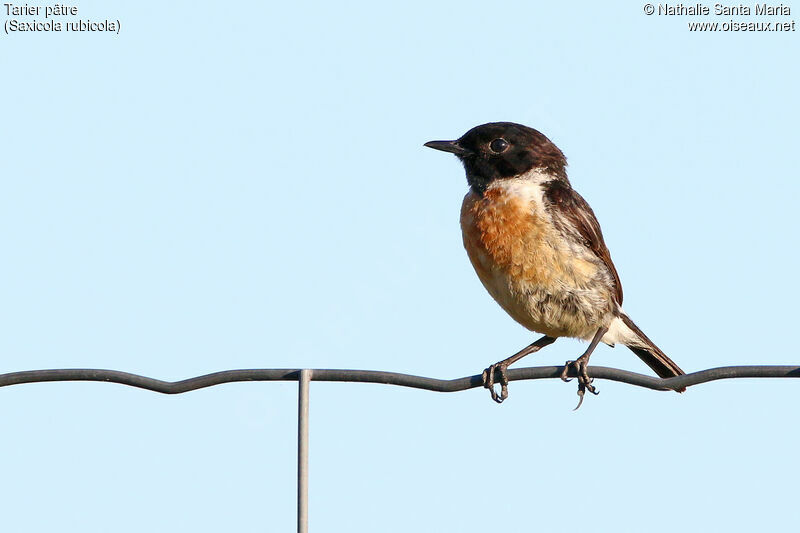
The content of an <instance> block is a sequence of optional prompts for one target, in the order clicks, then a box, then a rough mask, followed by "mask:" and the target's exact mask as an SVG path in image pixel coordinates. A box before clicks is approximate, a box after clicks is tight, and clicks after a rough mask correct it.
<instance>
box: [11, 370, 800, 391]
mask: <svg viewBox="0 0 800 533" xmlns="http://www.w3.org/2000/svg"><path fill="white" fill-rule="evenodd" d="M563 368H564V367H562V366H542V367H529V368H516V369H513V370H509V371H508V377H509V380H510V381H522V380H529V379H554V378H558V377H560V376H561V371H562V370H563ZM300 373H301V370H300V369H277V368H276V369H249V370H248V369H243V370H225V371H223V372H215V373H213V374H206V375H204V376H197V377H194V378H189V379H184V380H181V381H162V380H159V379H153V378H148V377H145V376H140V375H137V374H129V373H127V372H120V371H118V370H100V369H90V368H74V369H69V368H67V369H54V370H27V371H24V372H11V373H8V374H0V387H7V386H9V385H20V384H23V383H42V382H47V381H103V382H107V383H119V384H121V385H128V386H131V387H138V388H140V389H147V390H151V391H154V392H160V393H163V394H182V393H184V392H189V391H193V390H197V389H203V388H206V387H213V386H215V385H221V384H223V383H234V382H240V381H299V380H300ZM571 375H572V374H571ZM589 375H591V376H592V377H593V378H598V379H608V380H611V381H618V382H620V383H627V384H629V385H636V386H638V387H644V388H648V389H652V390H659V391H666V390H675V389H680V388H683V387H691V386H693V385H699V384H700V383H707V382H709V381H716V380H719V379H733V378H800V366H726V367H719V368H710V369H708V370H701V371H699V372H693V373H691V374H686V375H685V376H678V377H674V378H667V379H660V378H657V377H652V376H646V375H644V374H637V373H635V372H628V371H627V370H620V369H617V368H607V367H603V366H591V367H589ZM310 379H311V380H312V381H348V382H357V383H381V384H384V385H397V386H400V387H411V388H415V389H424V390H430V391H436V392H458V391H463V390H467V389H472V388H476V387H481V386H483V379H482V377H481V375H480V374H477V375H474V376H467V377H463V378H456V379H435V378H428V377H422V376H413V375H409V374H398V373H395V372H380V371H377V370H338V369H318V370H312V373H311V377H310Z"/></svg>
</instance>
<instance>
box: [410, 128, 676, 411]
mask: <svg viewBox="0 0 800 533" xmlns="http://www.w3.org/2000/svg"><path fill="white" fill-rule="evenodd" d="M424 146H426V147H428V148H433V149H435V150H440V151H443V152H449V153H451V154H455V156H456V157H457V158H458V159H459V160H460V161H461V163H462V164H463V166H464V170H465V172H466V177H467V184H468V185H469V190H468V192H467V194H466V195H465V196H464V200H463V202H462V205H461V232H462V238H463V243H464V248H465V249H466V251H467V255H468V257H469V259H470V262H471V263H472V266H473V267H474V269H475V272H476V273H477V275H478V278H479V279H480V281H481V283H482V284H483V286H484V287H485V288H486V290H487V291H488V292H489V294H490V295H491V296H492V298H494V300H495V301H496V302H497V303H498V304H499V305H500V307H502V308H503V309H504V310H505V311H506V313H508V314H509V315H510V316H511V318H513V319H514V320H515V321H516V322H518V323H519V324H521V325H522V326H524V327H525V328H527V329H528V330H531V331H534V332H537V333H540V334H542V335H544V336H543V337H541V338H540V339H538V340H536V341H535V342H533V343H532V344H530V345H528V346H526V347H525V348H523V349H522V350H520V351H519V352H517V353H515V354H514V355H512V356H511V357H508V358H506V359H503V360H502V361H498V362H497V363H495V364H493V365H490V366H489V367H488V368H487V369H486V370H484V371H483V374H482V379H483V386H484V387H485V388H487V389H489V392H490V394H491V397H492V399H493V400H494V401H495V402H497V403H502V402H503V401H504V400H506V398H508V374H507V370H508V367H509V366H510V365H511V364H513V363H515V362H517V361H519V360H520V359H522V358H523V357H525V356H526V355H529V354H532V353H534V352H537V351H539V350H541V349H542V348H544V347H545V346H548V345H550V344H552V343H553V342H555V341H556V339H558V338H560V337H571V338H577V339H581V340H586V341H589V346H588V347H587V349H586V350H585V351H584V352H583V354H582V355H581V356H580V357H578V358H577V359H575V360H570V361H567V362H566V363H565V365H564V369H563V371H562V372H561V375H560V377H561V379H562V380H564V381H570V379H571V378H570V372H571V371H574V375H575V377H577V380H578V396H579V401H578V406H577V407H576V408H575V409H578V408H579V407H580V406H581V404H582V402H583V398H584V394H585V392H586V391H587V390H588V391H589V392H591V393H592V394H597V393H598V391H597V388H596V387H595V386H594V385H592V378H591V377H590V376H589V373H588V363H589V358H590V357H591V355H592V352H593V351H594V350H595V348H596V347H597V345H598V344H599V343H600V342H603V343H605V344H607V345H609V346H612V347H613V346H614V345H615V344H622V345H624V346H627V347H628V348H630V349H631V350H632V351H633V352H634V353H635V354H636V355H637V356H639V358H640V359H641V360H642V361H644V362H645V364H647V366H649V367H650V368H651V369H652V370H653V371H654V372H655V373H656V374H657V375H658V376H660V377H662V378H668V377H674V376H680V375H683V374H684V372H683V370H681V369H680V367H679V366H678V365H677V364H676V363H675V362H674V361H672V360H671V359H670V358H669V357H667V355H666V354H665V353H664V352H663V351H661V349H660V348H658V346H656V345H655V343H653V341H651V340H650V339H649V338H648V337H647V335H645V334H644V332H643V331H642V330H641V329H639V327H638V326H636V324H635V323H634V322H633V320H631V318H630V317H629V316H628V315H627V314H626V313H625V311H623V310H622V284H621V282H620V279H619V274H618V273H617V269H616V267H615V266H614V263H613V261H612V260H611V254H610V253H609V251H608V247H607V246H606V244H605V241H604V240H603V233H602V231H601V229H600V224H599V223H598V221H597V218H596V217H595V214H594V212H593V211H592V208H591V207H590V206H589V204H588V203H587V202H586V200H584V199H583V197H582V196H581V195H580V194H578V193H577V192H576V191H575V189H573V188H572V184H571V183H570V181H569V179H568V177H567V171H566V168H567V159H566V157H565V156H564V153H563V152H562V151H561V150H560V149H559V148H558V147H557V146H556V145H555V144H554V143H553V142H552V141H550V139H548V138H547V137H546V136H545V135H544V134H542V133H541V132H539V131H538V130H535V129H533V128H530V127H528V126H523V125H522V124H516V123H513V122H491V123H488V124H482V125H480V126H476V127H474V128H472V129H471V130H469V131H468V132H467V133H465V134H464V135H462V136H461V137H460V138H458V139H456V140H454V141H430V142H427V143H425V144H424ZM496 382H497V383H499V384H500V392H499V393H498V392H497V391H496V387H495V383H496ZM683 390H685V389H681V390H678V392H683Z"/></svg>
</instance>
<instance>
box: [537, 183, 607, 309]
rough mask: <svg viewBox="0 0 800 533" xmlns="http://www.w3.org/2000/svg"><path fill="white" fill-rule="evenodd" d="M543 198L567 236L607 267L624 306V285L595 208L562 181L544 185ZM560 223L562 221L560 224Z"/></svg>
mask: <svg viewBox="0 0 800 533" xmlns="http://www.w3.org/2000/svg"><path fill="white" fill-rule="evenodd" d="M544 197H545V201H546V202H547V204H548V206H549V207H551V208H553V209H555V210H556V211H557V212H558V214H559V215H561V216H560V217H554V219H555V221H556V224H558V226H559V229H560V230H561V231H562V232H563V233H564V234H565V236H566V237H568V238H569V237H571V238H573V239H575V240H577V241H578V242H581V243H583V244H584V245H585V246H586V247H588V248H589V249H591V250H592V252H594V254H595V255H596V256H597V257H599V258H600V259H601V260H602V261H603V263H604V264H605V265H606V267H607V268H608V271H609V273H610V274H611V277H612V278H613V281H614V296H615V300H616V302H617V304H618V305H620V306H621V305H622V283H621V282H620V281H619V274H617V269H616V268H615V267H614V262H613V261H611V254H610V253H609V251H608V247H607V246H606V243H605V241H603V232H602V230H601V229H600V224H599V223H598V222H597V218H596V217H595V216H594V211H592V208H591V207H589V204H588V203H587V202H586V200H584V199H583V197H582V196H581V195H580V194H578V193H577V192H575V191H574V190H573V189H572V187H570V185H569V183H565V182H563V181H560V180H554V181H551V182H548V183H545V184H544ZM559 219H561V220H560V221H559ZM564 221H566V223H564Z"/></svg>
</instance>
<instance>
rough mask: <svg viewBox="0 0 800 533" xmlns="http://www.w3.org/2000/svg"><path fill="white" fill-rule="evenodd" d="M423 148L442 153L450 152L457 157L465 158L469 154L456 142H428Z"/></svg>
mask: <svg viewBox="0 0 800 533" xmlns="http://www.w3.org/2000/svg"><path fill="white" fill-rule="evenodd" d="M425 146H427V147H428V148H433V149H434V150H441V151H442V152H450V153H451V154H456V155H457V156H465V155H468V154H470V153H471V152H470V151H469V150H467V149H466V148H463V147H462V146H461V145H460V144H458V141H430V142H426V143H425Z"/></svg>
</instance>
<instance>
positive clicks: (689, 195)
mask: <svg viewBox="0 0 800 533" xmlns="http://www.w3.org/2000/svg"><path fill="white" fill-rule="evenodd" d="M77 5H78V7H79V17H80V18H84V19H85V18H90V19H92V20H103V19H106V18H108V19H119V20H120V21H121V22H122V30H121V32H120V34H119V35H107V34H66V33H62V34H47V33H31V34H21V33H20V34H12V35H5V34H3V35H1V36H0V65H1V66H2V70H3V84H2V85H3V88H2V92H0V94H2V96H3V106H2V108H3V117H2V121H3V124H4V127H3V128H1V129H0V143H2V152H0V153H2V154H3V158H2V160H3V171H2V178H0V242H2V245H3V260H2V262H0V353H2V368H3V370H2V371H3V372H12V371H19V370H29V369H39V368H65V367H96V368H113V369H118V370H124V371H129V372H135V373H141V374H145V375H148V376H152V377H157V378H162V379H170V380H172V379H182V378H186V377H191V376H195V375H198V374H203V373H207V372H213V371H217V370H224V369H230V368H254V367H255V368H283V367H287V368H297V367H309V368H364V369H375V370H389V371H396V372H407V373H412V374H419V375H426V376H433V377H440V378H453V377H460V376H464V375H471V374H475V373H478V372H479V371H480V370H482V369H483V368H484V367H486V366H487V365H488V364H490V363H493V362H495V361H497V360H499V359H502V358H505V357H506V356H508V355H510V354H511V353H514V352H515V351H517V350H518V349H519V348H521V347H523V346H525V345H527V344H529V343H530V342H531V341H532V340H533V339H534V338H535V335H534V334H532V333H530V332H528V331H526V330H524V329H523V328H522V327H520V326H518V325H517V324H516V323H515V322H513V321H512V320H511V319H510V318H509V317H507V316H506V315H505V314H504V313H503V311H502V310H501V309H500V308H499V307H498V306H497V305H496V304H495V303H494V302H493V301H492V300H491V298H490V297H489V296H488V294H486V292H485V291H484V289H483V288H482V287H481V285H480V282H479V281H478V279H477V277H476V276H475V274H474V272H473V271H472V267H471V266H470V265H469V262H468V260H467V258H466V254H465V253H464V250H463V248H462V246H461V236H460V230H459V227H458V212H459V207H460V203H461V198H462V196H463V194H464V193H465V192H466V183H465V179H464V176H463V171H462V169H461V168H460V165H459V164H458V162H457V161H456V160H455V158H453V157H451V156H446V155H444V154H441V153H437V152H434V151H432V150H428V149H425V148H423V147H422V144H423V143H424V142H426V141H428V140H431V139H446V138H455V137H458V136H460V135H461V134H462V133H463V132H465V131H466V130H467V129H469V128H471V127H473V126H475V125H477V124H480V123H484V122H489V121H498V120H509V121H515V122H520V123H523V124H526V125H529V126H532V127H535V128H537V129H539V130H541V131H542V132H543V133H545V134H546V135H548V136H549V137H550V138H551V139H552V140H553V141H554V142H555V143H556V144H557V145H558V146H559V147H560V148H561V149H562V150H563V151H564V152H565V153H566V155H567V157H568V160H569V164H570V166H569V169H568V170H569V175H570V179H571V181H572V183H573V185H574V186H575V188H576V189H577V190H578V191H579V192H580V193H581V194H582V195H583V196H584V197H585V198H586V199H587V200H588V201H589V202H590V203H591V205H592V207H593V208H594V210H595V212H596V214H597V216H598V218H599V220H600V222H601V224H602V226H603V229H604V232H605V235H606V241H607V244H608V246H609V248H610V250H611V253H612V256H613V258H614V260H615V263H616V265H617V268H618V270H619V272H620V276H621V278H622V283H623V286H624V288H625V308H626V310H627V311H628V313H629V314H630V315H631V316H632V317H633V318H634V319H635V320H636V322H637V323H638V324H639V325H640V326H641V327H642V329H643V330H644V331H646V332H647V334H648V335H649V336H650V337H651V338H652V339H653V340H655V341H656V342H657V343H658V344H659V345H660V346H661V348H662V349H663V350H664V351H665V352H666V353H667V354H669V355H670V356H671V357H672V358H673V359H674V360H675V361H676V362H677V363H678V364H679V365H681V366H682V367H683V368H684V370H686V371H694V370H701V369H705V368H710V367H715V366H726V365H736V364H797V362H798V356H797V350H796V348H795V347H794V342H795V335H794V333H795V331H796V315H797V312H796V308H795V305H794V304H795V302H797V301H798V298H799V297H800V290H798V287H797V283H796V281H795V280H796V274H797V272H798V270H800V257H799V256H798V252H797V246H796V245H797V228H798V223H797V216H796V214H797V207H796V201H797V198H798V196H799V194H798V193H800V186H798V182H797V162H796V151H797V146H798V141H799V140H800V137H798V130H797V124H798V119H799V118H800V105H799V104H798V98H797V95H798V94H800V77H799V76H798V74H799V71H798V66H797V57H798V52H800V45H798V36H797V33H782V34H777V33H747V32H744V33H742V32H737V33H727V32H718V33H690V32H689V31H688V29H687V22H688V21H689V20H694V19H691V18H690V17H665V16H662V17H658V16H647V15H645V14H644V12H643V3H641V4H636V3H618V4H615V5H608V4H601V3H595V2H591V3H590V2H574V3H562V4H561V5H557V4H556V3H551V4H550V5H544V4H542V5H536V4H533V3H515V2H506V3H503V4H499V5H490V4H487V3H485V2H480V3H479V2H458V3H455V2H447V3H444V2H441V3H436V4H435V5H430V4H426V3H417V2H407V3H404V4H403V5H397V6H377V5H374V4H372V3H339V4H330V5H324V6H323V5H315V4H313V3H286V2H284V3H280V4H276V5H271V4H269V3H264V2H246V1H245V2H240V3H238V4H235V5H231V6H229V7H226V6H223V5H222V4H219V3H211V2H171V3H168V4H164V3H156V2H138V3H136V4H132V3H122V2H111V1H109V2H90V1H82V2H81V3H80V4H77ZM791 8H792V10H793V11H794V10H795V6H794V5H791ZM797 9H800V6H797ZM3 15H4V22H5V20H6V19H8V18H11V17H6V16H5V13H4V14H3ZM794 16H795V15H794V13H793V14H792V15H791V16H790V17H783V18H781V19H780V20H781V21H783V20H784V19H786V20H791V19H793V17H794ZM723 18H724V17H723ZM751 19H752V20H759V19H756V18H755V17H751ZM751 19H747V20H748V21H749V20H751ZM697 20H700V21H702V20H711V21H715V20H717V19H715V18H714V17H709V18H708V19H703V18H702V17H700V18H698V19H697ZM727 20H728V19H727V18H724V20H722V19H720V20H719V21H720V22H725V21H727ZM583 349H584V346H583V345H582V344H580V343H578V342H577V341H573V340H568V339H564V340H560V341H559V342H557V343H556V344H554V345H553V346H551V347H548V348H547V349H545V350H544V351H542V352H541V353H540V354H537V355H536V356H533V357H532V358H531V359H528V360H526V361H525V363H524V364H529V365H539V364H541V365H553V364H561V363H562V362H563V361H564V360H566V359H572V358H574V357H575V356H576V355H579V354H580V353H581V352H582V351H583ZM593 362H594V363H595V364H598V365H604V366H614V367H618V368H625V369H629V370H634V371H640V372H647V371H648V369H647V368H646V367H645V366H644V365H643V364H642V363H641V362H640V361H639V360H638V359H637V358H636V357H635V356H634V355H633V354H632V353H630V352H629V351H628V350H625V349H621V348H616V349H610V348H608V347H600V348H598V350H597V351H596V352H595V355H594V356H593ZM598 385H599V388H600V390H601V394H600V395H599V396H598V397H590V398H588V399H587V401H586V402H584V406H583V407H582V408H581V409H580V411H578V412H572V411H571V409H572V407H573V406H574V404H575V401H576V398H577V397H576V396H575V384H574V383H572V384H564V383H561V382H560V381H537V382H521V383H512V384H511V389H510V390H511V397H510V399H509V400H508V401H507V402H506V403H505V404H503V405H502V406H497V405H495V404H494V403H493V402H492V401H491V400H490V399H489V397H488V394H487V393H486V392H485V391H482V390H472V391H468V392H463V393H458V394H452V395H443V394H437V393H432V392H424V391H416V390H408V389H400V388H393V387H385V386H378V385H362V384H341V383H312V386H311V489H310V490H311V500H310V521H311V522H310V525H311V530H312V531H348V532H357V531H365V532H366V531H375V530H381V531H390V532H391V531H397V532H400V531H409V530H414V531H487V530H489V529H496V528H502V529H503V530H505V531H508V532H516V531H529V530H531V529H534V528H536V529H540V530H544V531H572V530H574V529H576V528H584V527H586V528H591V529H594V530H597V531H609V530H615V531H640V530H642V529H643V528H645V527H646V528H647V529H648V530H649V531H672V530H674V528H675V525H676V524H684V526H683V527H684V528H685V529H687V530H691V531H706V530H709V529H726V530H729V531H751V530H753V529H755V528H758V529H761V530H773V529H778V528H781V527H783V528H785V527H786V526H787V525H789V524H790V523H793V522H791V520H792V519H791V517H790V516H789V515H787V514H785V513H776V512H775V509H782V508H783V509H785V508H792V507H791V506H793V505H794V504H795V503H796V502H795V500H796V498H795V497H794V495H795V493H796V479H797V475H798V473H799V471H798V467H797V466H796V464H795V462H794V461H792V460H791V458H792V457H794V456H795V454H796V442H797V439H798V437H800V434H798V430H797V427H796V424H792V423H791V422H790V421H791V420H794V419H795V417H796V409H795V408H794V406H795V405H796V401H797V390H796V388H797V384H796V383H794V382H791V381H789V380H773V381H768V380H763V381H758V380H737V381H729V382H717V383H711V384H706V385H701V386H697V387H694V388H691V389H689V391H687V392H686V393H685V394H682V395H677V394H669V393H657V392H652V391H646V390H639V389H637V388H633V387H630V386H627V385H623V384H616V383H610V382H599V384H598ZM295 415H296V385H295V384H292V383H261V384H258V383H255V384H231V385H224V386H220V387H215V388H212V389H208V390H203V391H198V392H193V393H189V394H185V395H180V396H175V397H167V396H162V395H157V394H155V393H151V392H147V391H140V390H134V389H129V388H125V387H122V386H117V385H107V384H98V383H49V384H36V385H23V386H15V387H9V388H5V389H2V390H0V420H2V422H3V435H4V437H3V438H2V439H0V458H2V459H0V461H2V468H3V483H0V501H2V502H3V503H2V505H0V508H2V509H4V510H5V511H6V512H5V513H4V516H5V518H4V522H5V526H4V527H5V529H7V530H8V531H54V530H58V531H80V532H94V531H97V532H100V531H109V530H114V531H141V530H148V531H168V530H169V531H174V530H194V531H219V530H231V531H289V530H292V528H293V527H294V513H295V509H294V504H295V486H294V483H295V455H294V454H295V448H294V447H295V442H294V439H295V431H296V430H295V423H296V421H295Z"/></svg>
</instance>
